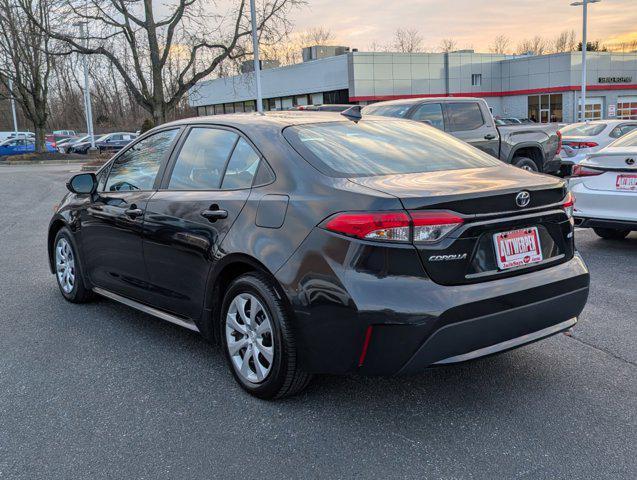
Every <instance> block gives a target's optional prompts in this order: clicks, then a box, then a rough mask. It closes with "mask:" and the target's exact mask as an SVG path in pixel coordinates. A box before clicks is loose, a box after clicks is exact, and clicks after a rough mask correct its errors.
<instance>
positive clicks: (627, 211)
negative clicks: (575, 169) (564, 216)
mask: <svg viewBox="0 0 637 480" xmlns="http://www.w3.org/2000/svg"><path fill="white" fill-rule="evenodd" d="M604 175H608V174H604ZM594 178H597V177H594ZM599 178H601V176H600V177H599ZM575 180H576V181H573V180H571V181H570V182H569V183H570V189H571V192H572V193H573V195H575V211H574V212H573V217H574V219H575V225H576V226H578V227H602V228H604V227H605V225H601V223H617V224H625V225H630V224H635V223H637V209H636V208H635V203H636V202H637V193H635V192H623V191H615V190H601V189H593V188H588V187H587V186H586V184H585V182H586V180H585V179H584V180H582V179H575ZM608 228H614V227H608ZM633 229H634V227H633Z"/></svg>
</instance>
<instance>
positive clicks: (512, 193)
mask: <svg viewBox="0 0 637 480" xmlns="http://www.w3.org/2000/svg"><path fill="white" fill-rule="evenodd" d="M67 187H68V189H69V190H70V192H69V193H68V194H67V195H66V197H65V198H64V199H63V201H62V202H61V203H60V206H59V207H58V209H57V211H56V212H55V213H54V215H53V218H52V220H51V223H50V226H49V234H48V248H49V261H50V268H51V272H52V273H55V276H56V279H57V283H58V286H59V289H60V292H61V294H62V295H63V297H64V298H65V299H67V300H68V301H70V302H74V303H81V302H85V301H88V300H89V299H90V298H91V296H92V295H93V294H95V293H97V294H99V295H102V296H105V297H107V298H111V299H113V300H116V301H119V302H122V303H124V304H126V305H129V306H132V307H134V308H137V309H139V310H142V311H144V312H147V313H150V314H152V315H155V316H157V317H159V318H162V319H164V320H167V321H170V322H173V323H176V324H178V325H180V326H183V327H186V328H188V329H190V330H194V331H199V332H201V333H202V334H203V335H204V336H205V337H207V338H209V339H211V340H217V341H219V342H221V344H222V351H223V352H224V354H225V356H226V359H227V361H228V364H229V368H230V370H231V371H232V373H233V375H234V377H235V379H236V380H237V382H238V383H239V384H240V385H241V386H242V387H243V388H244V389H246V390H247V391H248V392H250V393H251V394H253V395H256V396H258V397H261V398H274V397H282V396H286V395H290V394H293V393H295V392H298V391H299V390H301V389H302V388H303V387H304V386H305V385H306V384H307V383H308V381H309V380H310V376H311V374H313V373H334V374H345V373H359V374H383V375H389V374H394V373H401V374H409V373H417V372H422V371H423V370H424V369H425V368H426V367H427V366H430V365H444V364H450V363H456V362H463V361H466V360H471V359H474V358H478V357H482V356H484V355H490V354H494V353H497V352H501V351H505V350H509V349H511V348H515V347H519V346H521V345H524V344H527V343H529V342H533V341H536V340H539V339H541V338H545V337H547V336H549V335H553V334H555V333H557V332H560V331H563V330H566V329H569V328H571V327H572V326H573V325H575V323H576V322H577V317H578V315H579V314H580V312H581V311H582V309H583V307H584V304H585V302H586V298H587V295H588V289H589V274H588V270H587V268H586V266H585V264H584V262H583V261H582V259H581V258H580V256H579V255H578V254H577V253H576V251H575V247H574V242H573V225H572V219H571V218H570V217H571V212H572V201H571V198H570V196H569V194H568V192H567V189H566V185H565V182H564V181H563V180H562V179H559V178H557V177H549V176H545V175H537V174H534V173H531V172H527V171H524V170H522V169H519V168H514V167H511V166H508V165H503V164H502V163H501V162H500V161H499V160H497V159H495V158H493V157H492V156H490V155H486V154H485V153H484V152H481V151H480V150H478V149H475V148H473V147H471V146H468V145H467V144H466V143H463V142H461V141H459V140H457V139H455V138H453V137H452V136H450V135H447V134H445V133H444V132H441V131H439V130H436V129H434V128H431V127H429V126H427V125H423V124H418V123H416V122H411V121H405V120H400V119H383V118H378V117H376V118H373V117H369V119H366V118H364V117H363V118H362V119H359V120H357V121H352V120H350V119H349V118H348V117H346V116H344V115H341V114H338V113H328V112H312V113H307V112H282V113H278V114H277V113H266V114H265V115H256V114H253V115H246V114H241V115H224V116H216V117H206V118H195V119H190V120H180V121H177V122H173V123H168V124H165V125H162V126H160V127H157V128H155V129H153V130H151V131H149V132H147V133H146V134H144V135H143V136H141V137H140V138H139V139H137V140H136V141H135V142H134V143H133V144H132V145H130V146H128V147H126V148H124V149H123V150H122V151H121V152H120V153H118V154H117V155H115V156H114V157H113V158H112V159H111V160H110V161H109V162H108V163H107V164H106V165H105V166H104V167H103V168H101V169H100V170H99V171H98V172H97V173H96V174H95V173H82V174H78V175H76V176H74V177H72V178H71V179H70V181H69V182H68V183H67ZM80 316H81V315H80Z"/></svg>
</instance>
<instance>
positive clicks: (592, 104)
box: [584, 98, 604, 120]
mask: <svg viewBox="0 0 637 480" xmlns="http://www.w3.org/2000/svg"><path fill="white" fill-rule="evenodd" d="M603 112H604V102H603V100H602V99H601V98H587V99H586V106H585V107H584V119H585V120H601V119H602V115H603Z"/></svg>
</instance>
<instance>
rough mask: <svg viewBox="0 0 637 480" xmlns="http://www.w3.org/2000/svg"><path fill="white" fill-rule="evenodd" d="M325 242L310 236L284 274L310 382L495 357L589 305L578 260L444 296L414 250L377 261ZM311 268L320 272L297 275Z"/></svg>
mask: <svg viewBox="0 0 637 480" xmlns="http://www.w3.org/2000/svg"><path fill="white" fill-rule="evenodd" d="M325 236H326V235H325V234H311V235H310V237H308V240H307V241H306V242H305V243H304V245H303V246H302V247H301V248H299V250H297V252H295V254H294V255H293V257H292V258H291V260H290V261H289V262H288V263H287V264H286V265H284V267H282V268H281V270H280V271H279V272H277V274H276V277H277V279H278V280H279V282H280V284H281V285H282V287H283V289H284V290H285V292H286V294H287V295H288V298H289V300H290V305H291V308H292V310H293V311H294V325H293V328H294V333H295V337H296V340H297V351H298V355H299V362H300V365H301V366H302V368H303V369H304V370H306V371H308V372H312V373H334V374H342V373H360V374H367V375H395V374H413V373H418V372H422V371H423V370H424V369H426V368H427V367H429V366H431V365H440V364H446V363H455V362H461V361H466V360H470V359H473V358H478V357H481V356H486V355H492V354H494V353H497V352H499V351H504V350H508V349H511V348H516V347H519V346H522V345H524V344H526V343H530V342H534V341H536V340H539V339H541V338H544V337H546V336H549V335H553V334H555V333H557V332H560V331H563V330H565V329H568V328H570V327H571V326H572V325H573V324H574V323H575V322H576V319H577V317H578V316H579V314H580V313H581V311H582V309H583V308H584V305H585V303H586V300H587V297H588V290H589V274H588V270H587V268H586V265H585V264H584V262H583V261H582V259H581V257H580V256H579V255H578V254H576V255H575V256H574V257H573V258H572V259H571V260H569V261H567V262H564V263H562V264H559V265H556V266H553V267H548V268H545V269H542V270H537V271H533V272H529V273H526V274H524V275H518V276H515V277H509V278H502V279H498V280H491V281H485V282H480V283H474V284H466V285H451V286H444V285H439V284H437V283H435V282H433V281H431V280H430V279H429V278H427V277H426V275H423V274H422V272H423V270H422V264H421V263H420V261H419V258H418V255H417V252H416V250H415V249H413V248H409V247H408V246H405V248H401V249H397V248H395V247H393V248H387V249H385V250H384V251H381V252H378V254H376V253H375V252H374V253H373V251H372V250H371V249H369V246H367V245H366V244H365V242H354V241H352V242H350V241H348V240H339V239H337V238H333V239H331V240H329V239H328V240H325V238H324V237H325ZM340 242H344V243H348V244H349V247H348V248H346V250H345V251H344V252H343V251H342V249H343V247H345V245H340V244H339V243H340ZM377 248H379V247H373V249H374V250H376V249H377ZM361 262H365V263H364V264H363V263H361ZM304 264H305V265H311V266H312V271H311V272H299V271H298V269H297V268H298V265H304ZM376 268H378V270H377V271H375V270H374V269H376ZM418 271H420V272H421V273H420V274H417V272H418ZM397 273H400V274H397Z"/></svg>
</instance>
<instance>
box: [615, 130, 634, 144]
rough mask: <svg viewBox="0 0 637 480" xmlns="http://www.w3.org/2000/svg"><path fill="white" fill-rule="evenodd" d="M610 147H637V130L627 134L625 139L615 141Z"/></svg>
mask: <svg viewBox="0 0 637 480" xmlns="http://www.w3.org/2000/svg"><path fill="white" fill-rule="evenodd" d="M609 147H637V130H633V131H632V132H630V133H627V134H626V135H624V136H623V137H621V138H619V139H617V140H615V141H614V142H613V143H611V144H610V145H609Z"/></svg>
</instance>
